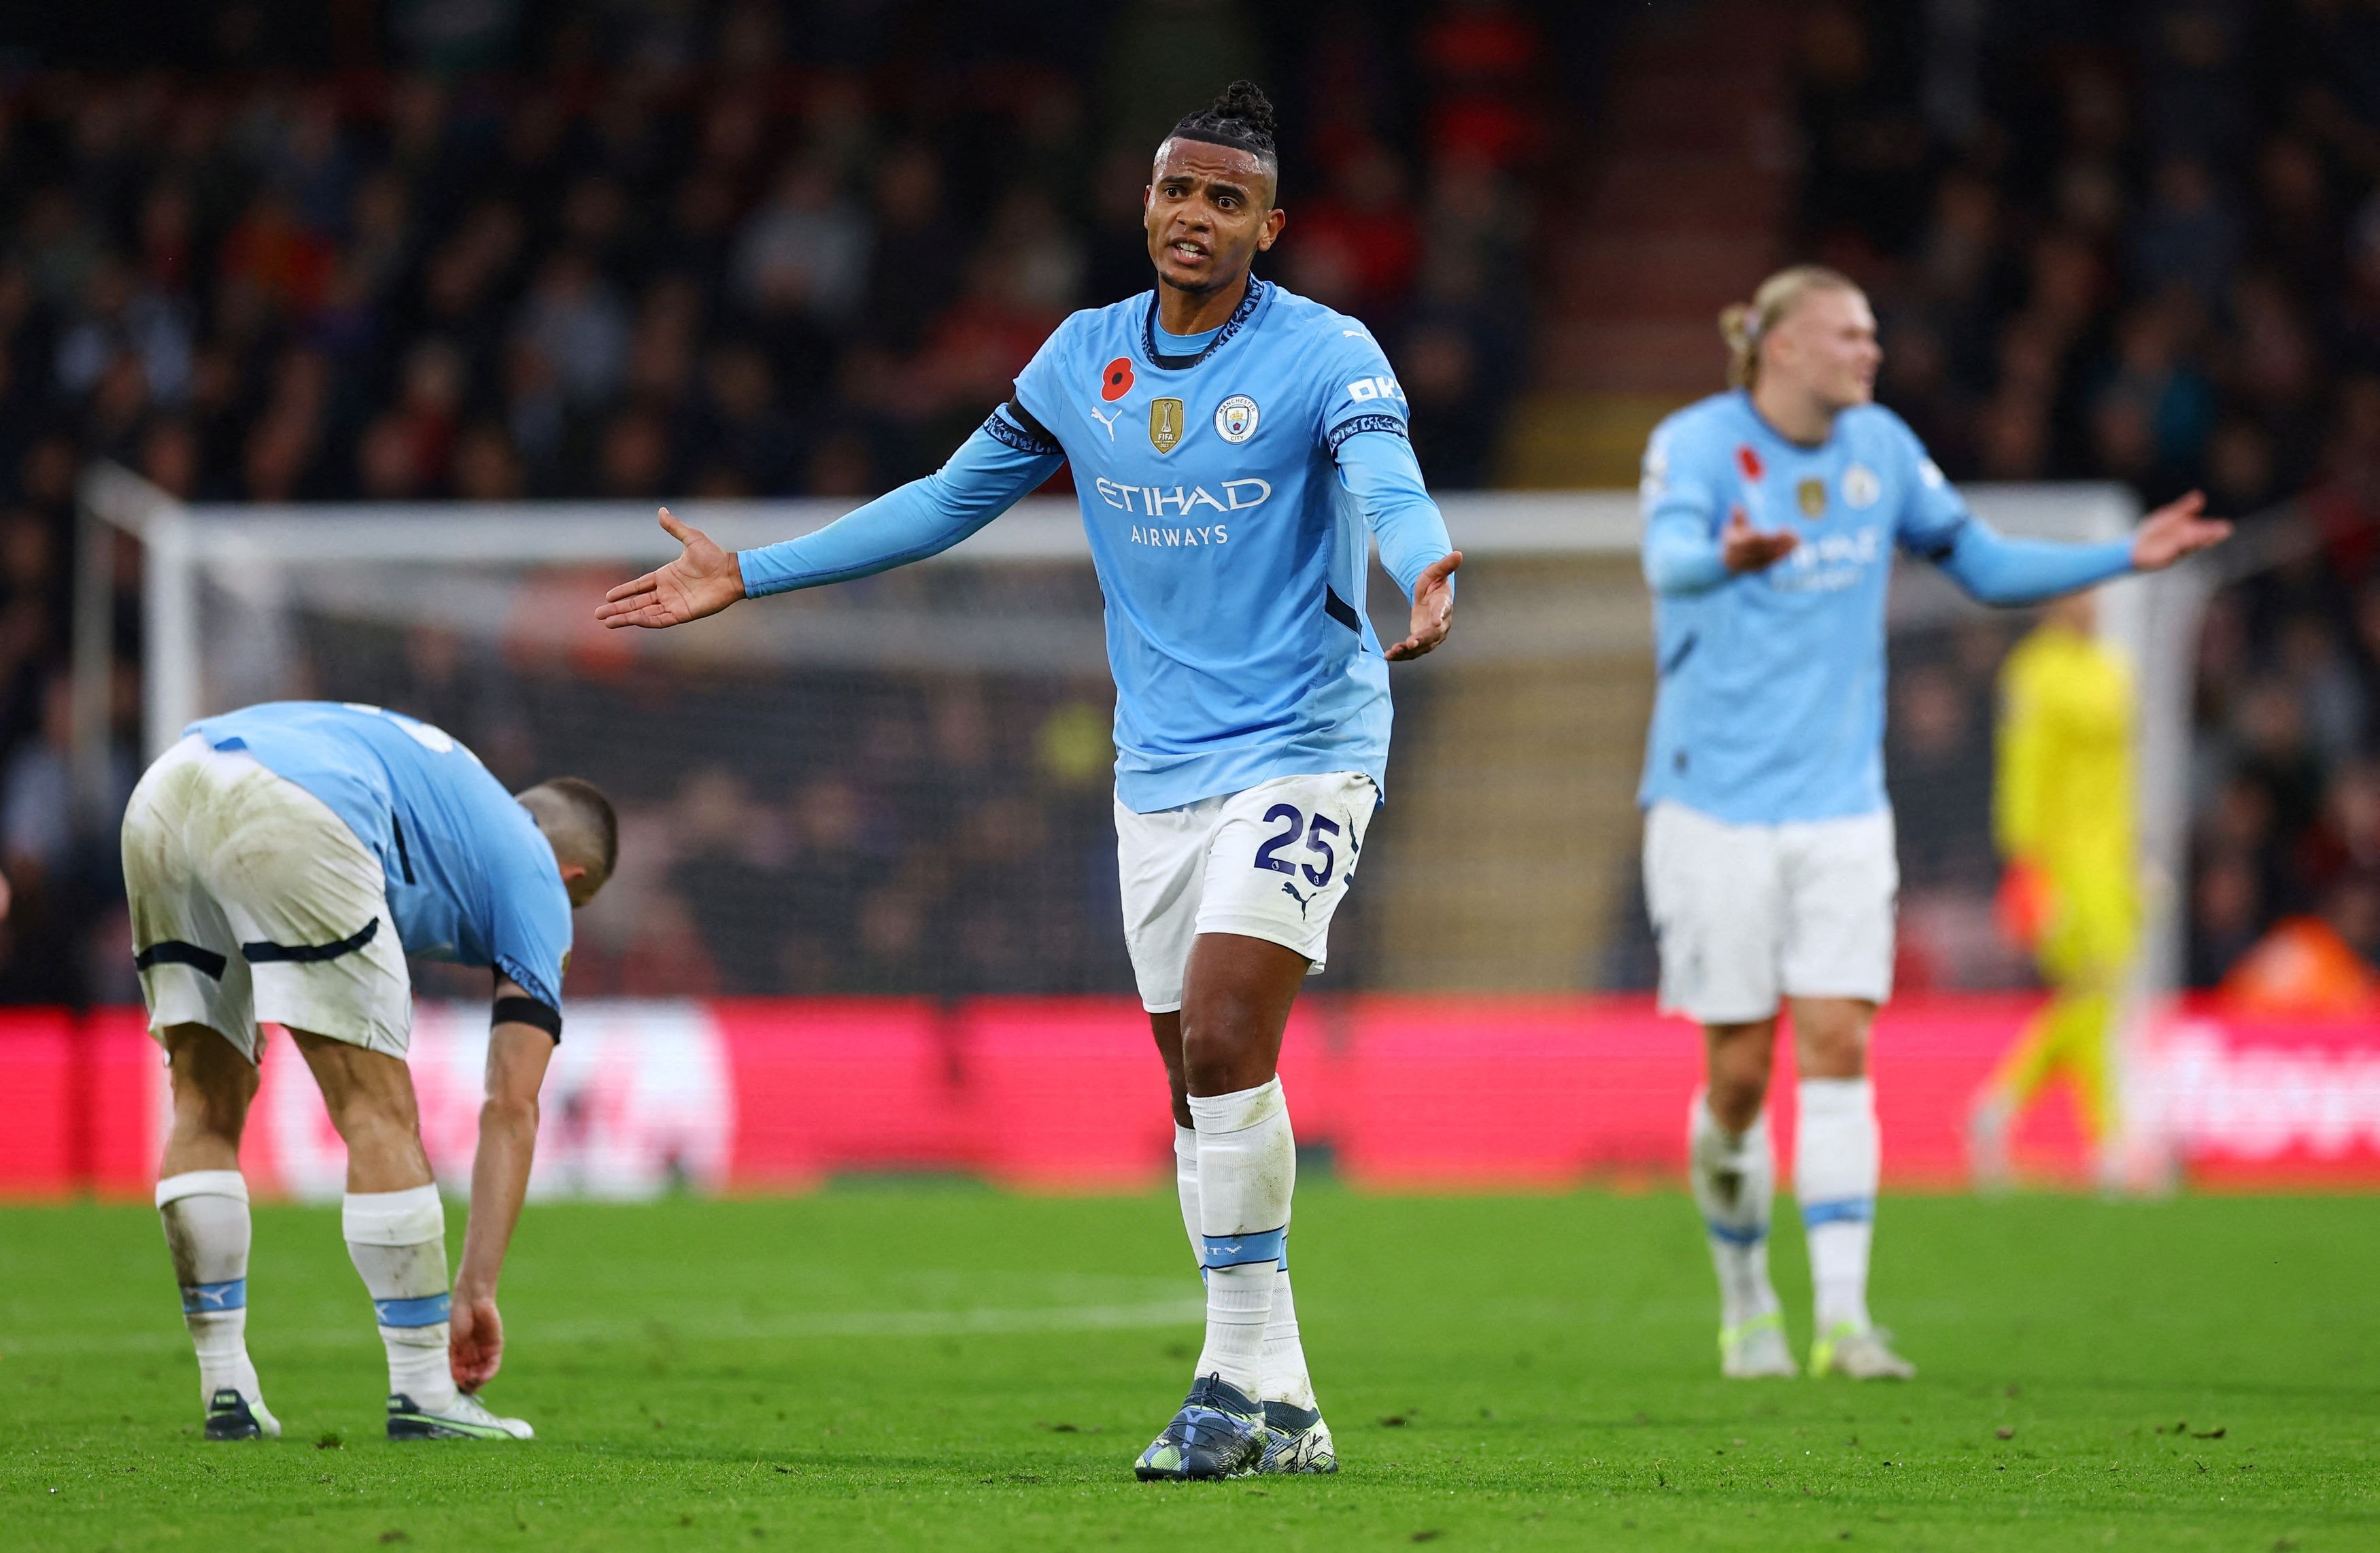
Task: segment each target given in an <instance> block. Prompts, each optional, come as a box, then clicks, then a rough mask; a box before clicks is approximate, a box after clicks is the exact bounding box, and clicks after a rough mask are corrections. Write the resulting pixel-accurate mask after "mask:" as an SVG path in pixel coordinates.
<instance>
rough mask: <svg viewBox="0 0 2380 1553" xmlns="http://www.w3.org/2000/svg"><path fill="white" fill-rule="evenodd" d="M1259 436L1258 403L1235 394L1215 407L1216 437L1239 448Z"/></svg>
mask: <svg viewBox="0 0 2380 1553" xmlns="http://www.w3.org/2000/svg"><path fill="white" fill-rule="evenodd" d="M1256 434H1257V402H1256V401H1255V400H1254V399H1251V398H1249V397H1248V396H1247V395H1246V394H1233V395H1232V396H1231V397H1230V398H1228V399H1226V400H1224V401H1223V402H1222V403H1221V404H1220V405H1218V406H1215V435H1217V436H1219V437H1220V438H1222V439H1223V441H1225V442H1227V443H1232V444H1233V446H1237V445H1238V444H1239V443H1244V442H1246V441H1247V440H1248V439H1249V438H1250V437H1253V436H1255V435H1256Z"/></svg>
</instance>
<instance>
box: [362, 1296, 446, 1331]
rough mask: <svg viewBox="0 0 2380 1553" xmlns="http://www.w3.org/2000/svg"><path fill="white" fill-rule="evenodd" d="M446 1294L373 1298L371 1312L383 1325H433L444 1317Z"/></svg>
mask: <svg viewBox="0 0 2380 1553" xmlns="http://www.w3.org/2000/svg"><path fill="white" fill-rule="evenodd" d="M448 1303H449V1301H448V1296H446V1295H444V1294H424V1295H423V1296H421V1298H419V1299H418V1300H374V1301H373V1302H372V1314H373V1315H374V1316H378V1317H379V1318H380V1324H381V1325H382V1326H383V1327H435V1326H436V1325H438V1323H439V1322H441V1321H443V1320H445V1319H446V1310H447V1305H448Z"/></svg>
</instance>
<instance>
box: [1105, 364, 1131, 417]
mask: <svg viewBox="0 0 2380 1553" xmlns="http://www.w3.org/2000/svg"><path fill="white" fill-rule="evenodd" d="M1131 392H1132V358H1131V357H1129V356H1119V357H1117V358H1115V359H1114V360H1112V361H1111V362H1109V363H1108V370H1106V371H1104V372H1102V373H1100V374H1099V397H1100V398H1102V399H1105V400H1106V401H1107V402H1108V403H1109V404H1111V405H1112V404H1114V403H1115V402H1116V401H1117V400H1118V399H1121V398H1123V396H1124V395H1125V394H1129V393H1131Z"/></svg>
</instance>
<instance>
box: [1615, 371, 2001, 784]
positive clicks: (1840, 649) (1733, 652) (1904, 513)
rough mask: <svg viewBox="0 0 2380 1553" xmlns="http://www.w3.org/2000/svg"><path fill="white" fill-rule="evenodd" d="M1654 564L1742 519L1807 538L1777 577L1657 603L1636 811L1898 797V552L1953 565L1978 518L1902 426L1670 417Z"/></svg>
mask: <svg viewBox="0 0 2380 1553" xmlns="http://www.w3.org/2000/svg"><path fill="white" fill-rule="evenodd" d="M1642 491H1643V500H1644V513H1645V546H1646V555H1647V560H1648V571H1650V570H1651V569H1652V565H1651V563H1652V561H1653V559H1654V557H1655V554H1656V552H1657V548H1658V546H1659V545H1660V544H1661V542H1662V541H1663V540H1664V538H1665V537H1670V538H1678V537H1683V536H1686V535H1691V536H1692V537H1693V538H1694V540H1697V541H1698V542H1702V543H1707V542H1709V541H1710V540H1715V539H1716V537H1717V536H1718V532H1719V530H1720V528H1723V527H1724V526H1725V525H1726V523H1727V522H1728V520H1729V516H1730V514H1731V513H1734V512H1738V511H1741V512H1743V514H1744V515H1745V516H1747V517H1748V518H1749V519H1750V520H1751V523H1752V526H1753V527H1754V528H1760V529H1770V530H1773V529H1787V528H1790V529H1791V530H1792V531H1793V532H1794V533H1795V534H1797V535H1799V536H1800V538H1801V543H1800V545H1799V546H1798V547H1797V548H1795V550H1794V551H1793V552H1791V554H1789V555H1787V556H1786V557H1785V558H1784V559H1783V560H1782V561H1779V563H1777V564H1775V565H1773V566H1770V567H1769V568H1767V570H1766V571H1760V572H1753V573H1747V574H1745V575H1743V576H1724V577H1723V578H1721V579H1720V580H1718V581H1717V582H1716V583H1715V585H1713V586H1709V587H1706V588H1700V589H1698V590H1678V591H1670V592H1663V591H1660V590H1659V589H1658V587H1657V590H1656V592H1655V594H1654V605H1653V621H1654V645H1655V651H1656V654H1657V659H1656V661H1657V663H1658V670H1659V674H1660V682H1659V688H1658V692H1657V693H1656V697H1655V700H1654V706H1653V724H1652V730H1651V732H1650V734H1648V736H1647V738H1646V741H1645V777H1644V782H1643V783H1642V785H1641V786H1640V788H1639V789H1638V801H1639V802H1641V803H1643V804H1645V805H1646V806H1650V805H1652V804H1655V803H1658V802H1660V801H1662V800H1664V799H1669V800H1673V801H1675V802H1678V803H1681V804H1683V805H1685V806H1687V807H1690V808H1694V809H1697V810H1699V811H1701V812H1702V813H1704V814H1707V815H1710V816H1712V817H1713V818H1715V819H1721V820H1725V821H1728V822H1730V823H1732V824H1784V823H1787V822H1791V821H1796V820H1811V819H1835V818H1839V817H1842V816H1849V815H1861V814H1873V813H1876V811H1878V810H1880V809H1882V808H1884V807H1886V797H1885V787H1884V681H1885V594H1886V587H1887V584H1888V581H1889V579H1890V576H1891V572H1892V560H1893V552H1894V551H1895V549H1896V548H1898V549H1903V550H1908V551H1910V552H1913V553H1914V554H1918V555H1923V556H1925V557H1928V558H1930V559H1937V560H1938V559H1940V558H1942V557H1944V556H1946V555H1948V554H1949V552H1950V551H1951V549H1952V548H1953V547H1954V546H1955V545H1956V544H1957V543H1958V541H1959V539H1960V536H1961V530H1962V529H1964V528H1966V527H1967V526H1968V525H1970V524H1971V523H1972V522H1973V518H1972V516H1970V514H1969V513H1968V510H1967V505H1966V503H1965V502H1964V501H1963V500H1962V499H1961V497H1960V495H1959V493H1958V491H1956V490H1955V489H1954V488H1953V487H1952V486H1951V485H1950V484H1949V481H1948V480H1946V479H1943V476H1942V471H1941V470H1940V469H1938V468H1937V467H1935V466H1934V462H1933V460H1932V459H1930V458H1928V457H1927V456H1926V455H1925V446H1924V444H1922V443H1919V442H1918V440H1917V436H1916V434H1915V433H1914V432H1913V431H1910V429H1909V427H1908V425H1907V424H1906V423H1905V422H1903V421H1902V420H1901V419H1900V417H1899V416H1896V415H1894V414H1893V413H1892V412H1891V411H1890V410H1888V409H1886V408H1884V407H1883V406H1879V405H1864V406H1858V407H1855V408H1852V409H1849V410H1845V411H1844V412H1843V413H1842V414H1840V416H1838V417H1836V419H1835V427H1834V431H1833V434H1832V435H1831V436H1829V437H1828V439H1827V441H1826V442H1825V443H1822V444H1820V445H1819V446H1817V447H1803V446H1801V445H1800V444H1798V443H1792V442H1791V441H1788V440H1787V439H1786V438H1785V437H1783V436H1782V435H1780V434H1779V433H1778V432H1777V431H1774V430H1772V429H1771V428H1770V427H1769V426H1768V424H1767V422H1766V421H1764V420H1763V419H1761V418H1760V416H1759V414H1758V413H1757V412H1756V411H1755V410H1754V408H1753V406H1752V401H1751V398H1750V396H1749V395H1748V394H1743V393H1742V392H1740V391H1739V392H1736V393H1730V394H1716V395H1714V396H1712V397H1710V398H1707V399H1705V400H1703V401H1701V402H1700V403H1698V404H1694V405H1690V406H1687V407H1686V408H1684V409H1682V410H1680V411H1678V412H1677V413H1676V414H1675V415H1672V416H1670V418H1669V419H1667V420H1664V421H1663V422H1661V424H1660V426H1659V427H1658V428H1657V429H1656V430H1655V431H1654V433H1653V436H1652V440H1651V442H1650V443H1649V444H1648V445H1647V447H1646V449H1645V470H1644V483H1643V486H1642Z"/></svg>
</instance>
